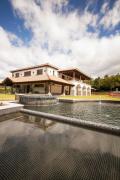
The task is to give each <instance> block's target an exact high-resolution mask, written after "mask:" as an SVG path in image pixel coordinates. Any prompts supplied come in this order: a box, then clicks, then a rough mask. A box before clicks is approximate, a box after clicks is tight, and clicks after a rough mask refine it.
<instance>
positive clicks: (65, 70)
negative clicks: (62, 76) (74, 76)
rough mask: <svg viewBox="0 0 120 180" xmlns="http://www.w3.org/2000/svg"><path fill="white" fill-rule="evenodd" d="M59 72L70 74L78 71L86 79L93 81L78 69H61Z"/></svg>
mask: <svg viewBox="0 0 120 180" xmlns="http://www.w3.org/2000/svg"><path fill="white" fill-rule="evenodd" d="M58 71H59V72H69V71H77V72H78V73H80V74H82V75H84V76H85V77H86V78H88V79H91V77H90V76H88V75H87V74H85V73H83V72H82V71H80V70H79V69H78V68H66V69H60V70H58Z"/></svg>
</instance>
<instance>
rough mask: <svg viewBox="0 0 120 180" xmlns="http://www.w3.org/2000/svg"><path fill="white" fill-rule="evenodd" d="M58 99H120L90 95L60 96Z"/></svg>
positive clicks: (117, 99) (119, 99)
mask: <svg viewBox="0 0 120 180" xmlns="http://www.w3.org/2000/svg"><path fill="white" fill-rule="evenodd" d="M59 98H60V99H71V100H72V99H76V100H113V101H120V97H112V96H109V95H102V94H101V95H91V96H69V95H67V96H60V97H59Z"/></svg>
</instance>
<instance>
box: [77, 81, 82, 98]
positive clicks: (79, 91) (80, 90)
mask: <svg viewBox="0 0 120 180" xmlns="http://www.w3.org/2000/svg"><path fill="white" fill-rule="evenodd" d="M76 94H77V96H82V87H81V85H80V84H78V85H77V86H76Z"/></svg>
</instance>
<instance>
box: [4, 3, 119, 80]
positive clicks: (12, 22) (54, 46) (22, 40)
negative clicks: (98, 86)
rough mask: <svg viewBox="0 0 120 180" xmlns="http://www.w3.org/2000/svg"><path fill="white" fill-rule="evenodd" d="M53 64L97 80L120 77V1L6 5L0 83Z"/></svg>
mask: <svg viewBox="0 0 120 180" xmlns="http://www.w3.org/2000/svg"><path fill="white" fill-rule="evenodd" d="M46 62H49V63H51V64H53V65H55V66H58V67H60V68H65V67H77V68H79V69H80V70H82V71H83V72H85V73H87V74H88V75H90V76H92V77H96V76H102V75H105V74H116V73H119V72H120V0H117V1H115V0H4V1H1V2H0V79H2V78H4V77H5V76H7V75H8V72H9V71H10V70H13V69H16V68H21V67H25V66H31V65H38V64H42V63H46Z"/></svg>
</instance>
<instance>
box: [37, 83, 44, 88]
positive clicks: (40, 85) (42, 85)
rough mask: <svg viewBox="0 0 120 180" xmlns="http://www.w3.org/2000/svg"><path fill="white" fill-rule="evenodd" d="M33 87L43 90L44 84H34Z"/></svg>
mask: <svg viewBox="0 0 120 180" xmlns="http://www.w3.org/2000/svg"><path fill="white" fill-rule="evenodd" d="M35 87H41V88H43V87H44V84H35Z"/></svg>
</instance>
